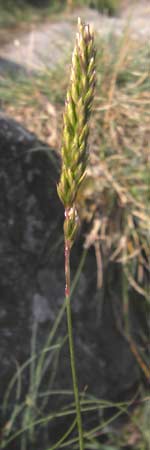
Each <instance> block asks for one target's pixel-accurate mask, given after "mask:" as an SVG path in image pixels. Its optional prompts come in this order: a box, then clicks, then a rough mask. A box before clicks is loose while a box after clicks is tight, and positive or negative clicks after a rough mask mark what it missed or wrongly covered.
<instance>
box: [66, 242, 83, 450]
mask: <svg viewBox="0 0 150 450" xmlns="http://www.w3.org/2000/svg"><path fill="white" fill-rule="evenodd" d="M65 275H66V288H65V294H66V312H67V325H68V339H69V351H70V365H71V372H72V382H73V391H74V400H75V407H76V417H77V426H78V435H79V448H80V450H84V441H83V428H82V416H81V409H80V399H79V389H78V380H77V373H76V363H75V352H74V341H73V331H72V330H73V327H72V314H71V301H70V243H69V241H68V240H67V239H66V240H65Z"/></svg>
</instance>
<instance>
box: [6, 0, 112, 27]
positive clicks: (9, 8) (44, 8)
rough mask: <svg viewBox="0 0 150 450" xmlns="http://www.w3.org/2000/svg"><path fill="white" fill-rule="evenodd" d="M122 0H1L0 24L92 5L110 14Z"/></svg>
mask: <svg viewBox="0 0 150 450" xmlns="http://www.w3.org/2000/svg"><path fill="white" fill-rule="evenodd" d="M120 3H121V0H43V1H42V2H41V1H39V0H0V26H1V27H5V26H6V27H9V26H11V27H13V26H17V25H19V24H20V23H22V22H25V23H26V22H27V23H28V22H32V21H35V22H36V21H40V20H43V19H44V18H45V19H46V18H48V17H49V16H51V15H52V14H55V13H60V12H62V11H65V10H68V9H69V10H70V11H71V10H72V9H75V8H78V7H90V8H94V9H97V10H98V11H100V12H106V13H107V14H109V15H114V14H116V13H117V11H118V9H119V6H120Z"/></svg>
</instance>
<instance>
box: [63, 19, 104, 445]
mask: <svg viewBox="0 0 150 450" xmlns="http://www.w3.org/2000/svg"><path fill="white" fill-rule="evenodd" d="M95 82H96V76H95V47H94V35H93V31H92V30H91V28H90V26H89V25H86V24H83V23H82V22H81V20H80V19H79V20H78V33H77V36H76V44H75V48H74V52H73V56H72V68H71V79H70V85H69V88H68V91H67V98H66V108H65V113H64V128H63V137H62V149H61V155H62V170H61V175H60V181H59V184H58V186H57V192H58V195H59V198H60V200H61V201H62V203H63V205H64V209H65V221H64V241H65V277H66V288H65V297H66V312H67V324H68V338H69V349H70V365H71V370H72V381H73V390H74V399H75V406H76V417H77V426H78V435H79V448H80V450H84V441H83V429H82V417H81V410H80V400H79V390H78V381H77V374H76V365H75V354H74V342H73V331H72V315H71V303H70V294H71V291H70V250H71V247H72V245H73V244H74V241H75V237H76V233H77V231H78V229H79V217H78V211H77V205H76V199H77V194H78V191H79V188H80V186H81V184H82V182H83V180H84V179H85V176H86V166H87V160H88V150H87V148H88V147H87V142H88V135H89V125H88V122H89V118H90V114H91V107H92V102H93V96H94V89H95Z"/></svg>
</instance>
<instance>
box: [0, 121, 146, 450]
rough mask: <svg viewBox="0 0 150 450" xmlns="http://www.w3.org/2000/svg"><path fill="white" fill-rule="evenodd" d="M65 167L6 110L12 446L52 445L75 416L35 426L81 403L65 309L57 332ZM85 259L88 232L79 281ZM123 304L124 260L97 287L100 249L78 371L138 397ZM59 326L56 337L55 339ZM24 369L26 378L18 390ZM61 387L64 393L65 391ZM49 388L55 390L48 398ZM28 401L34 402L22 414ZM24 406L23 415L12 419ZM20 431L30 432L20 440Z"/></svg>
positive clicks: (77, 327)
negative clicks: (120, 320)
mask: <svg viewBox="0 0 150 450" xmlns="http://www.w3.org/2000/svg"><path fill="white" fill-rule="evenodd" d="M59 166H60V162H59V158H58V156H57V155H56V152H54V151H53V150H51V149H49V148H47V147H46V146H45V145H44V144H43V143H41V142H39V141H38V140H37V138H36V136H34V135H33V134H30V133H29V132H28V131H27V130H25V129H24V128H23V127H22V126H21V125H18V123H16V122H15V121H13V120H10V119H9V118H7V117H5V116H3V115H1V116H0V192H1V196H0V274H1V276H0V292H1V306H0V335H1V345H0V361H1V385H0V398H1V405H2V407H1V421H2V423H3V430H2V431H3V434H2V436H3V441H2V442H3V446H2V448H7V450H12V449H14V448H15V450H17V449H19V450H20V448H25V449H27V450H30V449H32V450H33V449H36V450H41V448H42V450H45V449H47V448H49V446H50V445H51V443H52V442H53V440H54V441H56V440H57V439H58V438H59V437H60V435H62V430H63V429H66V427H68V423H69V419H68V417H67V419H66V418H62V419H61V420H60V419H59V420H58V419H56V418H55V420H54V421H52V422H50V423H49V425H48V427H46V426H42V425H41V426H40V425H38V428H37V433H35V435H34V431H35V430H34V428H33V429H32V428H31V422H32V421H35V420H40V418H41V417H44V416H46V415H47V414H51V413H52V412H53V411H56V410H58V411H60V408H61V407H62V405H64V404H68V402H71V401H72V395H69V391H68V395H66V394H65V391H66V390H72V381H71V373H70V362H69V357H68V341H67V337H66V336H67V329H66V319H65V315H63V312H62V313H61V316H62V319H61V320H60V321H59V323H58V327H56V333H54V323H55V321H56V319H57V321H58V317H59V316H58V315H60V310H62V308H63V305H64V284H65V280H64V267H63V264H64V256H63V232H62V230H63V208H62V205H61V204H60V202H59V199H58V196H57V192H56V183H57V180H58V176H59ZM81 259H83V237H82V233H81V234H80V236H79V238H78V240H77V242H76V245H75V246H74V248H73V252H72V258H71V267H72V279H74V277H75V274H76V272H77V269H78V267H79V261H80V260H81ZM121 309H122V307H121V267H120V266H117V265H115V264H111V265H107V267H106V269H105V272H104V285H103V289H102V290H101V291H97V289H96V261H95V254H94V251H93V250H92V249H91V250H90V251H89V252H88V254H87V257H86V259H85V263H84V265H83V268H82V271H81V274H80V276H79V280H78V283H77V285H76V287H75V292H74V294H73V298H72V310H73V328H74V339H75V353H76V360H77V372H78V378H79V387H80V391H81V392H82V393H83V395H92V396H94V397H96V398H98V399H101V398H102V399H110V400H113V401H118V400H120V401H123V400H128V399H129V398H130V397H131V395H133V393H134V392H135V389H136V386H137V384H138V383H139V380H140V372H139V368H138V366H137V364H136V362H135V360H134V357H133V355H132V354H131V352H130V349H129V346H128V343H127V341H126V340H125V339H124V337H123V335H122V334H121V332H120V330H118V329H117V322H116V312H117V315H119V316H120V317H121V316H122V312H121ZM55 325H56V323H55ZM50 332H51V333H52V332H53V339H52V340H51V341H50V338H49V342H48V341H47V339H48V335H49V333H50ZM45 343H46V344H45ZM50 344H51V345H53V347H51V349H49V346H50ZM43 348H45V353H43V355H44V356H43V357H42V358H43V359H42V360H41V359H40V357H41V352H42V349H43ZM36 355H37V356H36ZM29 358H30V361H29V362H28V364H27V363H26V365H25V367H24V369H22V370H21V366H22V364H24V363H25V362H26V361H27V360H28V359H29ZM39 361H41V363H40V364H41V366H38V362H39ZM37 367H38V370H36V369H37ZM40 367H41V368H40ZM40 370H41V371H40ZM17 371H18V378H17V377H16V379H15V380H14V385H13V386H12V388H11V389H10V390H9V391H8V390H7V389H8V385H9V383H10V381H11V380H12V378H13V376H15V374H16V372H17ZM56 390H57V391H58V390H59V391H60V390H61V393H60V395H56ZM63 390H65V391H64V395H62V392H63ZM46 391H49V394H47V396H45V397H44V392H46ZM4 392H7V394H6V395H4ZM50 392H51V395H50ZM84 392H85V393H86V394H84ZM54 394H55V395H54ZM42 395H43V396H42ZM43 399H46V401H45V400H44V402H45V403H43ZM22 402H24V404H23V403H22ZM21 404H22V405H24V406H22V409H21V410H20V412H19V410H18V409H17V408H19V405H21ZM42 408H43V411H42ZM68 408H69V406H68ZM14 411H15V414H16V418H15V417H14V418H13V420H12V422H11V417H12V416H11V415H12V414H14ZM41 411H42V412H41ZM100 416H101V412H100V410H99V411H98V412H91V413H87V414H85V415H84V426H85V429H86V428H87V429H89V428H91V426H92V424H95V423H99V420H100ZM7 421H9V422H7ZM97 421H98V422H97ZM6 423H9V427H8V426H6ZM29 426H30V428H29ZM20 428H29V429H28V431H27V432H26V433H20V435H19V436H18V437H15V439H12V437H13V434H15V431H16V430H18V429H20ZM4 437H5V440H4ZM34 438H35V440H34ZM9 439H10V440H9ZM23 440H24V441H23ZM23 442H25V444H23ZM21 445H24V447H21ZM41 445H42V447H41Z"/></svg>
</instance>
